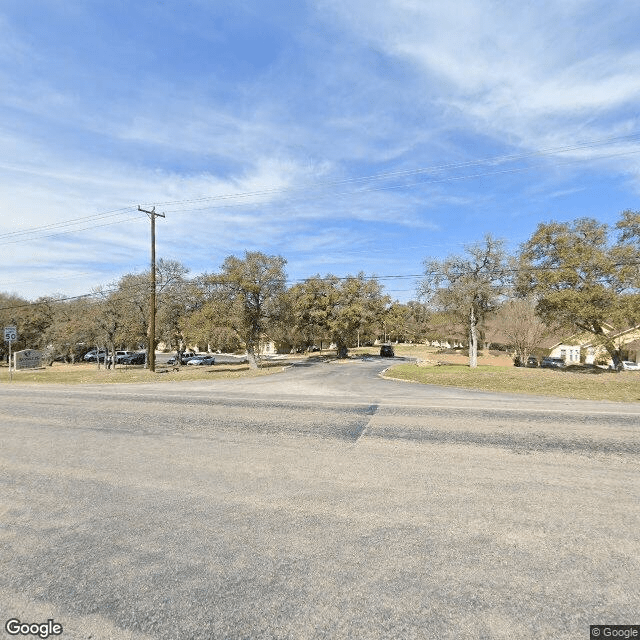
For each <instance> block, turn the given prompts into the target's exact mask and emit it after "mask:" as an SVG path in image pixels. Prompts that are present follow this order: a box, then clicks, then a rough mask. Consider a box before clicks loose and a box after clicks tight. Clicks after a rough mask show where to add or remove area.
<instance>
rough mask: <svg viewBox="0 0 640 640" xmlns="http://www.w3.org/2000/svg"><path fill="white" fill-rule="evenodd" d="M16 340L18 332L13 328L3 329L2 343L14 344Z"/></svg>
mask: <svg viewBox="0 0 640 640" xmlns="http://www.w3.org/2000/svg"><path fill="white" fill-rule="evenodd" d="M17 339H18V330H17V329H16V328H15V327H5V328H4V341H5V342H15V341H16V340H17Z"/></svg>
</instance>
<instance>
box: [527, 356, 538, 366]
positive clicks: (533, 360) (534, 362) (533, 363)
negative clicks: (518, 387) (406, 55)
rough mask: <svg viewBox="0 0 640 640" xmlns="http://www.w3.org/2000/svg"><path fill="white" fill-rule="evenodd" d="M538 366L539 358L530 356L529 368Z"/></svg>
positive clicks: (528, 359)
mask: <svg viewBox="0 0 640 640" xmlns="http://www.w3.org/2000/svg"><path fill="white" fill-rule="evenodd" d="M537 366H538V358H536V357H535V356H529V357H528V358H527V367H537Z"/></svg>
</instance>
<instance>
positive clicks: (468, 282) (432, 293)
mask: <svg viewBox="0 0 640 640" xmlns="http://www.w3.org/2000/svg"><path fill="white" fill-rule="evenodd" d="M424 264H425V277H424V279H423V280H422V282H421V283H420V286H419V290H418V291H419V295H420V296H421V297H422V298H424V299H426V300H427V301H428V302H429V303H430V304H431V305H432V306H434V307H435V308H437V309H440V310H443V311H446V312H449V313H451V314H452V315H453V316H454V317H455V318H457V319H459V320H460V321H462V322H464V323H465V325H466V327H467V333H468V336H469V366H470V367H472V368H475V367H477V366H478V333H479V327H480V325H481V323H482V321H483V320H484V318H485V317H486V315H487V314H488V313H489V312H490V311H492V310H493V309H495V308H496V306H497V305H498V303H499V302H500V300H501V297H502V296H503V294H504V293H505V291H506V283H507V279H508V275H509V270H508V268H507V259H506V254H505V251H504V248H503V242H502V241H501V240H497V239H495V238H493V237H492V236H490V235H487V236H485V238H484V240H483V241H482V242H478V243H476V244H473V245H470V246H468V247H466V248H465V254H464V255H462V256H460V255H452V256H449V257H448V258H446V259H445V260H425V263H424Z"/></svg>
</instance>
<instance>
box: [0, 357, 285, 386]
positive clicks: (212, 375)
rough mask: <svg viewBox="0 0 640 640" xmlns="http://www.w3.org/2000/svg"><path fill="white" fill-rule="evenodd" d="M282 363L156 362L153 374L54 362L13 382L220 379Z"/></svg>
mask: <svg viewBox="0 0 640 640" xmlns="http://www.w3.org/2000/svg"><path fill="white" fill-rule="evenodd" d="M282 369H283V363H282V362H278V363H275V362H274V363H263V364H262V366H261V367H260V369H258V370H257V371H252V370H251V369H249V365H248V364H216V365H213V366H211V367H186V366H184V367H180V369H179V370H178V371H174V370H173V369H172V367H168V366H166V365H158V366H157V367H156V372H155V373H153V372H151V371H149V370H148V369H144V368H143V367H142V366H131V367H120V366H118V367H117V368H116V369H115V370H113V369H104V367H101V368H100V369H99V370H98V368H97V366H96V365H95V364H85V363H81V364H80V363H79V364H61V363H57V362H54V363H53V366H51V367H44V368H42V369H31V370H24V371H14V372H13V383H14V384H113V383H123V382H125V383H126V382H129V383H141V382H142V383H144V382H171V381H177V380H183V381H184V380H220V379H229V378H249V377H255V376H263V375H268V374H270V373H278V372H280V371H282ZM8 381H9V369H8V368H7V367H6V366H5V367H2V368H0V383H3V382H8Z"/></svg>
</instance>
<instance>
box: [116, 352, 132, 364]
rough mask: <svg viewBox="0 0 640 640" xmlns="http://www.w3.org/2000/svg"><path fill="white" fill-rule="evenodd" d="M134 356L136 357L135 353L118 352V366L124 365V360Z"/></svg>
mask: <svg viewBox="0 0 640 640" xmlns="http://www.w3.org/2000/svg"><path fill="white" fill-rule="evenodd" d="M134 355H136V354H135V351H116V364H122V360H123V359H124V358H128V357H129V356H134Z"/></svg>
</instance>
